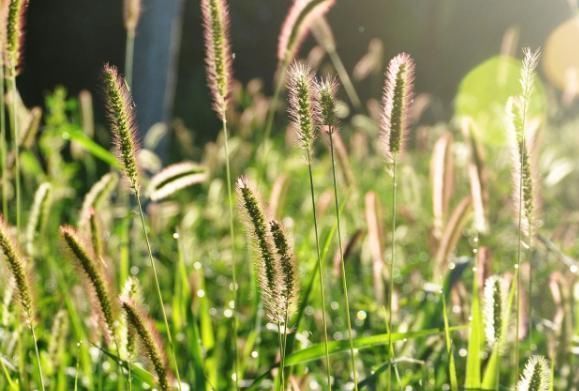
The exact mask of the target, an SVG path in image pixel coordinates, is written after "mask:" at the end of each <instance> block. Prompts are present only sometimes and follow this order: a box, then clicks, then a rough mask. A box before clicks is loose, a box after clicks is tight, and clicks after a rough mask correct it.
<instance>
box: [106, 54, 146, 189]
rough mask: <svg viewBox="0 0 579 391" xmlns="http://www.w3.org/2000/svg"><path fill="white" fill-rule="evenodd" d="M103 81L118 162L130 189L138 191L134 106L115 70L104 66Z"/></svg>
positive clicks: (125, 85)
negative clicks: (122, 168) (121, 166)
mask: <svg viewBox="0 0 579 391" xmlns="http://www.w3.org/2000/svg"><path fill="white" fill-rule="evenodd" d="M103 81H104V87H105V95H106V105H107V112H108V117H109V123H110V127H111V130H112V131H113V134H114V138H115V142H116V144H117V148H118V152H119V160H120V162H121V163H122V165H123V167H124V169H125V175H126V176H127V178H128V180H129V182H130V185H131V188H132V189H133V190H134V191H138V190H139V183H138V179H139V174H138V165H137V149H138V147H137V142H136V132H137V129H136V124H135V113H134V104H133V99H132V98H131V94H130V93H129V90H128V88H127V84H126V83H125V81H124V79H123V78H122V77H121V76H120V75H119V72H118V71H117V68H115V67H114V66H112V65H108V64H107V65H105V66H104V69H103Z"/></svg>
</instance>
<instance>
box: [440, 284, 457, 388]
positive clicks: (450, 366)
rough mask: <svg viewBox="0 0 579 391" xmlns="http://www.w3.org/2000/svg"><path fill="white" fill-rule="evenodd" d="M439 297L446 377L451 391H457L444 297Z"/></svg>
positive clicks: (442, 295)
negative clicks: (445, 355) (446, 367)
mask: <svg viewBox="0 0 579 391" xmlns="http://www.w3.org/2000/svg"><path fill="white" fill-rule="evenodd" d="M441 293H442V294H441V295H440V297H441V300H442V314H443V317H444V339H445V342H446V353H447V354H448V376H449V377H450V379H449V380H450V389H451V391H458V380H457V376H456V364H455V362H454V353H453V349H452V339H451V337H450V327H449V322H448V313H447V311H446V297H445V296H444V292H441Z"/></svg>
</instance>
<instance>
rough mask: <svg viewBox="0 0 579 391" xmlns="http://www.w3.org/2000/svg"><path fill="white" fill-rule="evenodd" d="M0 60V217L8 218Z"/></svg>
mask: <svg viewBox="0 0 579 391" xmlns="http://www.w3.org/2000/svg"><path fill="white" fill-rule="evenodd" d="M1 61H2V60H1V59H0V164H2V179H1V181H2V184H1V186H2V216H6V217H8V214H7V212H8V194H7V193H6V192H7V190H8V169H7V168H8V167H7V165H8V159H7V155H6V154H7V150H6V118H5V111H4V92H5V91H4V87H5V83H4V64H2V63H1Z"/></svg>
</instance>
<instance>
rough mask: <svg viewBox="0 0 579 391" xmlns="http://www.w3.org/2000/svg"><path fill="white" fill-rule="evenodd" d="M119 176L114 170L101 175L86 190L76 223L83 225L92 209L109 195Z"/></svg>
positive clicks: (96, 207)
mask: <svg viewBox="0 0 579 391" xmlns="http://www.w3.org/2000/svg"><path fill="white" fill-rule="evenodd" d="M118 181H119V176H118V175H117V174H116V173H114V172H109V173H108V174H105V175H103V176H102V177H101V178H100V179H99V180H98V181H97V182H96V183H95V184H94V185H93V186H92V187H91V188H90V190H89V191H88V193H87V194H86V195H85V197H84V200H83V202H82V208H81V210H80V215H79V218H78V225H79V226H83V225H85V224H86V223H88V221H89V217H90V215H91V213H92V211H93V210H97V209H98V208H99V207H101V206H102V205H103V203H104V201H105V200H106V199H107V198H108V197H109V196H110V195H111V193H112V192H113V190H114V189H115V187H116V186H117V183H118Z"/></svg>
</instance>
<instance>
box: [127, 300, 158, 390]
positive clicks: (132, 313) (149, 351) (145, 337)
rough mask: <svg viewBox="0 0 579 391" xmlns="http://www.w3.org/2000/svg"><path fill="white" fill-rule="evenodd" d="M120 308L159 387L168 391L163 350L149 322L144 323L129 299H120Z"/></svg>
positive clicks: (144, 320)
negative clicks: (150, 365)
mask: <svg viewBox="0 0 579 391" xmlns="http://www.w3.org/2000/svg"><path fill="white" fill-rule="evenodd" d="M121 306H122V308H123V310H124V313H125V316H126V318H127V323H128V325H129V327H131V328H132V329H133V330H134V333H135V335H136V336H138V338H139V341H140V342H141V345H142V347H143V351H144V353H145V355H146V356H147V358H148V359H149V360H150V361H151V363H152V364H153V368H154V369H155V373H156V374H157V381H158V383H159V387H160V388H161V390H169V375H168V371H167V367H166V365H165V360H164V358H163V355H162V352H163V348H162V347H161V345H160V342H159V340H158V338H156V337H155V334H154V332H153V331H152V327H151V326H148V325H147V324H149V325H150V324H151V322H150V321H149V322H147V321H146V318H145V317H144V315H143V314H142V313H141V312H140V311H139V310H138V309H137V308H136V306H135V305H134V304H133V303H132V302H131V301H130V300H129V299H127V298H121Z"/></svg>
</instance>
